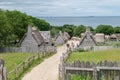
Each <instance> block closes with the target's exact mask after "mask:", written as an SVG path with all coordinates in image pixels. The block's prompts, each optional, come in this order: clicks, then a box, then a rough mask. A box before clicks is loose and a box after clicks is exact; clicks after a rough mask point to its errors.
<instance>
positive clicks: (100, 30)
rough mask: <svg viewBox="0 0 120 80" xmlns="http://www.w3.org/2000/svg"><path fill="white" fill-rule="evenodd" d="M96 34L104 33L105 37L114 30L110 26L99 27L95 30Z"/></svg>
mask: <svg viewBox="0 0 120 80" xmlns="http://www.w3.org/2000/svg"><path fill="white" fill-rule="evenodd" d="M95 31H96V33H104V34H106V35H110V34H113V33H114V29H113V27H112V26H111V25H99V26H97V28H96V30H95Z"/></svg>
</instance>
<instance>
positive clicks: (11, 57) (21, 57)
mask: <svg viewBox="0 0 120 80" xmlns="http://www.w3.org/2000/svg"><path fill="white" fill-rule="evenodd" d="M32 55H33V53H0V59H3V60H4V61H5V66H6V68H7V72H9V71H11V70H13V69H14V68H15V63H16V64H17V65H18V64H20V63H21V62H23V61H25V60H26V59H27V58H28V57H30V56H32Z"/></svg>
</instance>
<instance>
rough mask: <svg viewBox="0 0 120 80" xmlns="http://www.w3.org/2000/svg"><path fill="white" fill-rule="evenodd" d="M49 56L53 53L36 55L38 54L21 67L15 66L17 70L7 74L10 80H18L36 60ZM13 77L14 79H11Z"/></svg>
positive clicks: (20, 65) (21, 64)
mask: <svg viewBox="0 0 120 80" xmlns="http://www.w3.org/2000/svg"><path fill="white" fill-rule="evenodd" d="M49 55H51V53H36V54H33V55H32V56H31V57H29V58H28V59H27V60H25V61H23V62H22V63H20V64H19V65H17V64H15V68H14V69H13V70H11V71H10V72H8V73H7V75H8V80H14V79H18V77H19V75H20V74H21V73H22V72H23V71H24V70H26V68H27V67H29V66H31V64H32V62H33V61H34V60H37V59H42V58H44V57H47V56H49ZM13 75H14V76H13ZM11 76H13V77H11ZM9 77H10V78H9Z"/></svg>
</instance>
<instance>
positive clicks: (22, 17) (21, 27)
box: [6, 11, 32, 40]
mask: <svg viewBox="0 0 120 80" xmlns="http://www.w3.org/2000/svg"><path fill="white" fill-rule="evenodd" d="M6 15H7V18H8V21H9V23H10V25H11V26H12V27H13V33H14V35H15V36H16V39H15V40H20V39H21V38H22V37H23V35H24V34H25V33H26V31H27V27H28V25H29V24H31V25H32V21H31V19H30V17H29V16H27V15H26V14H25V13H21V12H20V11H6Z"/></svg>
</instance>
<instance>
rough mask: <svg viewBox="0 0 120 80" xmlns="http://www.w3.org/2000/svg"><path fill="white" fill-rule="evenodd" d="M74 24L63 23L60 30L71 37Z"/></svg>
mask: <svg viewBox="0 0 120 80" xmlns="http://www.w3.org/2000/svg"><path fill="white" fill-rule="evenodd" d="M75 27H76V26H74V25H69V24H65V25H63V27H62V31H63V32H64V31H65V32H67V33H68V34H69V35H70V36H71V37H72V36H73V31H74V28H75Z"/></svg>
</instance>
